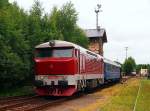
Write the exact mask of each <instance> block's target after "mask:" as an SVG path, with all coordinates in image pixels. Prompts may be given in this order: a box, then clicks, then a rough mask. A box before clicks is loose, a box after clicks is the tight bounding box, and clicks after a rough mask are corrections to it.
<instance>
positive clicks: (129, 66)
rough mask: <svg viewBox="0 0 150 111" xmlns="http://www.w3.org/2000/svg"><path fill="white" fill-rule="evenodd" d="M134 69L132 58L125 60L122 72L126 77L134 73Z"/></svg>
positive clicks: (134, 64)
mask: <svg viewBox="0 0 150 111" xmlns="http://www.w3.org/2000/svg"><path fill="white" fill-rule="evenodd" d="M135 68H136V63H135V60H134V58H132V57H129V58H127V59H126V60H125V62H124V63H123V65H122V69H123V72H124V73H125V74H126V75H130V74H131V73H132V72H133V71H135Z"/></svg>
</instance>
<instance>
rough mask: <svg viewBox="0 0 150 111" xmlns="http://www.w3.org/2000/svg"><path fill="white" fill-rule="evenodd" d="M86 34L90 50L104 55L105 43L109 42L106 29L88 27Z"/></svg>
mask: <svg viewBox="0 0 150 111" xmlns="http://www.w3.org/2000/svg"><path fill="white" fill-rule="evenodd" d="M85 34H86V36H87V37H88V39H89V42H90V43H89V50H91V51H93V52H95V53H97V54H100V55H102V56H103V55H104V51H103V45H104V43H107V35H106V31H105V29H103V28H97V29H86V30H85Z"/></svg>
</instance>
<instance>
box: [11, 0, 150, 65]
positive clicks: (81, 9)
mask: <svg viewBox="0 0 150 111" xmlns="http://www.w3.org/2000/svg"><path fill="white" fill-rule="evenodd" d="M13 1H17V3H18V5H19V6H20V7H21V8H24V9H25V10H29V9H30V8H31V7H32V4H33V3H34V0H9V2H10V3H12V2H13ZM39 1H40V2H41V3H42V7H43V8H44V10H45V12H50V11H51V9H52V8H53V6H57V7H61V6H62V5H63V4H64V3H66V2H68V1H71V2H72V3H73V4H74V7H75V9H76V11H77V12H78V22H77V24H78V25H79V26H80V27H81V28H83V29H93V28H95V27H96V14H95V12H94V9H95V8H96V5H97V4H101V5H102V7H101V10H102V12H100V14H99V25H100V26H101V27H102V28H105V29H106V33H107V39H108V42H107V43H105V44H104V56H105V57H106V58H108V59H111V60H118V61H120V62H124V60H125V57H126V51H125V47H128V51H127V55H128V57H129V56H132V57H133V58H134V59H135V61H136V63H137V64H148V63H150V0H39Z"/></svg>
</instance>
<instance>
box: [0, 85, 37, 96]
mask: <svg viewBox="0 0 150 111" xmlns="http://www.w3.org/2000/svg"><path fill="white" fill-rule="evenodd" d="M33 93H34V91H33V87H32V86H24V87H18V88H13V89H7V90H3V91H0V97H11V96H23V95H30V94H33Z"/></svg>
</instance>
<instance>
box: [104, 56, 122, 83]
mask: <svg viewBox="0 0 150 111" xmlns="http://www.w3.org/2000/svg"><path fill="white" fill-rule="evenodd" d="M120 78H121V65H120V64H119V63H117V62H114V61H110V60H108V59H105V58H104V80H105V81H111V82H114V81H119V80H120Z"/></svg>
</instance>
